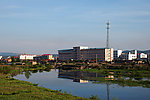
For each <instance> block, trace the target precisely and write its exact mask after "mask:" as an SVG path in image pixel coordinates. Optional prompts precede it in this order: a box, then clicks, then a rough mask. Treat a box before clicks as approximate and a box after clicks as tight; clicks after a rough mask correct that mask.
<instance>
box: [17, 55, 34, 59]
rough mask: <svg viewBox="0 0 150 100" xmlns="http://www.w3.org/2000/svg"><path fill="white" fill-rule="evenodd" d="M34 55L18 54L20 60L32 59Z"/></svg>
mask: <svg viewBox="0 0 150 100" xmlns="http://www.w3.org/2000/svg"><path fill="white" fill-rule="evenodd" d="M35 56H36V55H33V54H21V55H19V58H20V60H33V57H35Z"/></svg>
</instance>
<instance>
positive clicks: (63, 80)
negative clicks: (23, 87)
mask: <svg viewBox="0 0 150 100" xmlns="http://www.w3.org/2000/svg"><path fill="white" fill-rule="evenodd" d="M40 71H41V72H42V71H43V70H36V71H26V72H24V74H20V75H17V76H15V77H14V78H16V79H20V80H25V81H29V82H32V83H36V84H39V86H43V87H46V88H50V89H52V90H63V91H67V93H69V92H71V93H72V94H73V95H77V96H81V97H87V98H88V97H90V96H91V95H98V96H99V97H100V98H102V99H103V98H104V99H105V100H112V99H113V98H114V97H117V98H118V99H119V100H127V99H128V100H149V98H150V95H149V91H150V89H149V87H150V86H149V85H150V81H149V78H148V77H145V76H148V75H146V74H144V75H143V77H136V78H135V77H132V76H133V74H131V73H130V74H129V76H125V75H124V74H122V73H120V72H119V74H117V73H118V72H117V73H116V72H115V71H114V72H112V70H111V72H108V73H96V72H85V71H73V70H61V69H60V70H54V69H52V71H51V69H47V70H45V71H43V72H42V73H40ZM49 71H50V72H49ZM32 72H33V73H32ZM31 74H32V76H31ZM140 76H141V75H140ZM27 78H28V79H27ZM79 83H85V84H79ZM137 86H140V87H137ZM135 87H136V88H135ZM143 87H145V88H143ZM135 94H137V95H136V96H135ZM127 97H128V98H127Z"/></svg>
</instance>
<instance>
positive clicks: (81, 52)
mask: <svg viewBox="0 0 150 100" xmlns="http://www.w3.org/2000/svg"><path fill="white" fill-rule="evenodd" d="M58 54H59V60H62V61H65V60H71V59H73V60H95V59H98V60H99V61H112V60H113V48H88V47H82V46H79V47H73V49H66V50H58Z"/></svg>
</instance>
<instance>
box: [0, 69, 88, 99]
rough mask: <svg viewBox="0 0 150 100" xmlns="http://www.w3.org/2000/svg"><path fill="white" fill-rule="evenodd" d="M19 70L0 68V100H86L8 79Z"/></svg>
mask: <svg viewBox="0 0 150 100" xmlns="http://www.w3.org/2000/svg"><path fill="white" fill-rule="evenodd" d="M20 70H21V68H20ZM20 70H18V67H11V66H7V67H6V66H5V67H2V66H1V67H0V72H1V73H0V100H19V99H20V100H87V99H86V98H82V97H77V96H73V95H71V94H67V93H62V92H61V91H56V90H50V89H47V88H43V87H39V86H38V84H32V83H30V82H26V81H21V80H17V79H14V78H11V77H10V76H11V75H12V74H13V75H14V74H17V73H18V72H20Z"/></svg>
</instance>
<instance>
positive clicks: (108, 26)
mask: <svg viewBox="0 0 150 100" xmlns="http://www.w3.org/2000/svg"><path fill="white" fill-rule="evenodd" d="M106 24H107V43H106V48H109V46H110V45H109V29H110V21H109V20H108V22H107V23H106Z"/></svg>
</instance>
